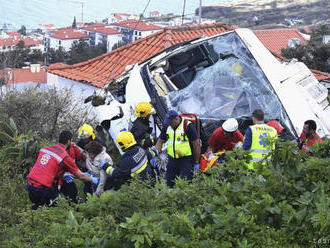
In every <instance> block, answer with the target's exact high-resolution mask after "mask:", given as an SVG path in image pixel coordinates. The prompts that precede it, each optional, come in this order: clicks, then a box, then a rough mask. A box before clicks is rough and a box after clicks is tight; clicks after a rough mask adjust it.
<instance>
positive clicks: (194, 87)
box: [165, 32, 294, 134]
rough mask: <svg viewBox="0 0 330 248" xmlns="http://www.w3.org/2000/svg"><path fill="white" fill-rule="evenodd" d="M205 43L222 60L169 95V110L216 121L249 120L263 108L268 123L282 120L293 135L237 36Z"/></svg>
mask: <svg viewBox="0 0 330 248" xmlns="http://www.w3.org/2000/svg"><path fill="white" fill-rule="evenodd" d="M205 42H207V43H208V44H207V47H211V48H212V50H213V51H214V52H215V53H216V54H217V56H218V58H219V59H218V60H217V61H216V62H215V63H214V64H213V65H210V66H208V67H205V68H203V69H202V70H197V71H196V74H195V77H194V78H193V79H192V80H191V82H190V84H189V85H188V86H187V87H185V88H183V89H181V90H178V91H171V92H169V93H168V95H166V96H165V99H166V102H167V106H168V108H169V109H176V110H178V111H179V112H182V113H183V112H191V113H198V114H199V115H200V117H201V119H206V120H215V121H216V120H226V119H228V118H237V119H240V118H248V117H250V116H251V114H252V112H253V111H254V110H255V109H262V110H263V111H264V112H265V119H266V120H271V119H277V120H280V122H281V123H282V125H285V126H286V127H287V128H289V129H290V132H291V133H293V134H294V131H293V128H292V126H291V124H290V121H289V119H288V117H287V115H286V113H285V111H284V109H283V107H282V105H281V103H280V101H279V99H278V97H277V95H276V94H275V92H274V90H273V88H272V86H271V84H270V83H269V81H268V79H267V78H266V77H265V75H264V73H263V71H262V70H261V68H260V67H259V65H258V64H257V62H256V60H255V59H254V58H253V56H252V54H251V53H250V52H249V51H248V49H247V48H246V47H245V45H244V44H243V42H242V41H241V39H240V38H239V37H238V35H237V34H236V33H235V32H232V33H229V34H225V35H222V36H218V37H216V38H214V39H211V40H207V41H205ZM204 45H205V44H204ZM194 49H195V48H194Z"/></svg>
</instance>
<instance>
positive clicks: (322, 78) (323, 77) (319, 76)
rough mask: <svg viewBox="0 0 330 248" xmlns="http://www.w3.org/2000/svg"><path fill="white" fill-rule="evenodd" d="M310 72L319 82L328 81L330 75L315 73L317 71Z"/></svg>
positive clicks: (320, 72)
mask: <svg viewBox="0 0 330 248" xmlns="http://www.w3.org/2000/svg"><path fill="white" fill-rule="evenodd" d="M311 71H312V72H313V74H314V76H315V77H316V79H317V80H319V81H324V80H330V73H327V72H322V71H317V70H311Z"/></svg>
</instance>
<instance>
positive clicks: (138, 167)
mask: <svg viewBox="0 0 330 248" xmlns="http://www.w3.org/2000/svg"><path fill="white" fill-rule="evenodd" d="M116 143H117V145H118V146H119V147H120V149H121V150H122V152H124V153H123V155H122V157H121V160H120V161H119V164H118V166H117V167H116V168H114V167H112V166H111V164H109V163H107V162H105V161H103V160H101V161H100V162H99V163H100V168H101V169H103V170H105V172H106V173H107V174H108V175H110V177H108V179H107V182H106V186H105V190H108V189H111V188H113V189H115V190H117V189H119V187H120V186H121V185H122V184H124V183H128V182H129V180H130V179H131V178H132V177H134V176H137V175H139V176H140V177H141V179H142V180H146V179H148V178H154V176H155V175H154V172H153V170H152V168H151V166H150V164H149V162H148V159H147V154H146V151H145V150H144V149H143V148H142V147H140V146H139V145H138V144H137V142H136V140H135V138H134V136H133V134H132V133H131V132H128V131H122V132H120V133H119V135H118V137H117V139H116Z"/></svg>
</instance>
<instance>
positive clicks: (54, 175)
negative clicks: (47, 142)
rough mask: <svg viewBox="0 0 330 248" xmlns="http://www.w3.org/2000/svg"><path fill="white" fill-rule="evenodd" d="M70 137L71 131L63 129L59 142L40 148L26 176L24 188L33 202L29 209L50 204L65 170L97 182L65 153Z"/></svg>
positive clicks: (56, 194) (55, 195)
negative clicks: (26, 181)
mask: <svg viewBox="0 0 330 248" xmlns="http://www.w3.org/2000/svg"><path fill="white" fill-rule="evenodd" d="M71 139H72V133H71V132H70V131H63V132H61V133H60V136H59V144H57V145H53V146H49V147H43V148H41V149H40V151H39V155H38V159H37V161H36V163H35V164H34V166H33V167H32V169H31V171H30V173H29V174H28V176H27V178H28V183H27V186H26V189H27V191H28V194H29V198H30V200H31V202H32V203H34V205H33V206H32V208H31V209H37V208H38V207H39V206H42V205H46V204H47V205H51V204H52V202H53V201H54V200H55V199H56V197H57V196H58V194H59V193H58V187H57V186H58V185H57V184H58V180H59V178H61V177H62V176H63V174H64V172H65V171H68V172H70V173H71V174H72V175H74V177H76V178H78V179H80V180H83V181H86V182H91V183H93V184H98V178H96V177H88V176H87V175H85V174H84V173H82V172H81V171H80V170H79V168H78V167H77V165H76V163H75V162H74V160H73V159H72V158H71V157H70V156H69V154H68V153H67V151H66V148H67V147H68V146H69V145H70V144H71ZM70 177H71V176H70Z"/></svg>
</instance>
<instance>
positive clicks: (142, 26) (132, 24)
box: [111, 20, 162, 31]
mask: <svg viewBox="0 0 330 248" xmlns="http://www.w3.org/2000/svg"><path fill="white" fill-rule="evenodd" d="M111 25H113V26H117V27H122V28H129V29H133V30H139V31H149V30H159V29H162V27H160V26H157V25H155V24H152V23H146V22H144V21H138V20H126V21H122V22H116V23H112V24H111Z"/></svg>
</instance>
